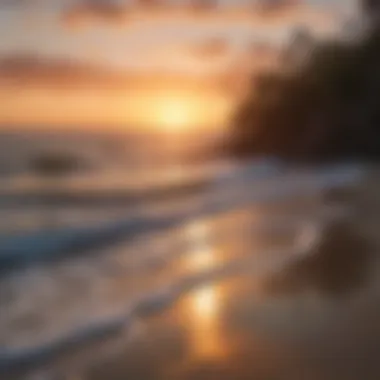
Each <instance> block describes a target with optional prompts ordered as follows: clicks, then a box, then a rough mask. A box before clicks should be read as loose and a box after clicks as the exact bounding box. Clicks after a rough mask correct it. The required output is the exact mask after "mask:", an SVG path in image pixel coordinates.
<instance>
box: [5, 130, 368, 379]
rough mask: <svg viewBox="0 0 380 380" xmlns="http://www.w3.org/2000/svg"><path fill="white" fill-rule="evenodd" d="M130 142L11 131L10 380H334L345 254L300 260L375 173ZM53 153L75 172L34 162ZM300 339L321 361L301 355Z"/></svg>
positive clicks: (351, 166)
mask: <svg viewBox="0 0 380 380" xmlns="http://www.w3.org/2000/svg"><path fill="white" fill-rule="evenodd" d="M122 137H123V139H122V138H121V135H120V134H117V135H113V134H100V133H99V134H95V133H94V134H92V133H81V134H80V133H61V134H58V133H50V134H47V133H44V132H39V133H35V134H34V133H19V134H18V133H8V134H6V133H5V134H4V135H3V136H2V137H0V146H2V149H0V152H1V155H2V160H1V172H2V175H1V179H0V205H1V208H0V215H1V218H0V309H1V313H0V378H4V379H28V380H29V379H30V380H34V379H44V380H45V379H49V380H50V379H51V380H55V379H67V380H69V379H83V380H85V379H91V380H96V379H99V380H100V379H133V380H134V379H136V380H141V379H147V380H149V379H227V378H229V379H253V378H258V379H264V378H265V379H269V378H270V379H288V378H289V379H290V378H292V379H322V378H323V379H328V378H330V377H328V376H330V374H331V376H332V374H333V373H334V371H336V370H337V368H338V367H339V366H338V367H337V366H336V365H335V364H331V367H329V366H328V365H327V364H326V363H327V362H328V360H327V359H326V358H324V357H323V358H322V356H323V348H322V347H323V344H322V343H321V342H320V341H319V340H318V342H317V340H316V338H317V337H319V336H322V335H326V336H330V334H331V331H330V330H334V328H335V327H337V326H339V323H338V322H337V320H338V319H339V318H342V316H343V315H344V313H346V312H347V311H348V310H353V309H354V308H355V307H356V306H355V307H354V305H356V302H359V301H357V300H356V298H355V299H354V298H352V299H351V298H347V300H346V301H345V302H346V304H342V303H338V302H337V303H334V304H332V303H331V302H332V301H331V300H330V297H331V294H333V290H331V289H329V288H328V289H327V290H326V292H325V293H323V292H321V290H320V288H321V287H322V288H323V287H324V286H327V287H328V284H329V280H328V278H327V276H328V275H329V273H330V271H332V270H333V269H334V267H333V265H336V263H332V264H331V265H330V263H328V264H327V269H326V271H325V272H323V273H322V274H320V273H319V276H320V277H319V278H317V279H316V278H315V277H316V274H315V273H314V272H315V269H312V270H311V271H310V270H309V271H310V272H307V271H306V272H305V273H306V279H305V278H303V276H305V274H302V273H303V272H302V270H301V269H300V270H299V271H300V273H301V274H299V272H296V274H294V273H293V272H292V270H293V269H289V268H293V267H294V266H296V267H297V265H299V263H304V262H308V260H314V259H313V258H314V257H317V258H318V257H320V256H323V252H324V251H323V250H322V253H321V252H320V251H319V250H320V249H321V248H320V247H322V246H324V244H325V241H326V239H327V237H328V236H329V234H331V231H332V230H334V231H335V232H334V233H333V236H338V235H339V233H342V232H339V231H340V230H339V228H341V227H339V226H340V225H341V224H344V223H345V222H344V221H347V220H348V221H350V220H354V219H355V214H354V210H353V209H352V204H351V203H350V202H346V201H345V197H344V195H345V194H346V193H348V194H350V191H352V189H355V188H356V187H358V186H359V185H360V184H362V183H363V182H364V181H365V180H366V178H367V177H368V175H369V173H370V172H371V170H372V169H371V168H369V166H368V165H364V164H360V163H342V164H336V165H327V166H322V167H321V166H319V167H305V166H303V167H294V166H290V165H287V164H284V163H282V162H280V161H278V160H274V159H271V158H264V159H256V160H251V161H248V162H235V161H233V160H231V159H221V157H218V156H217V155H207V154H204V152H205V151H207V149H211V146H213V144H214V143H215V140H214V139H213V138H209V139H199V138H198V139H195V140H194V142H193V144H191V143H189V141H190V140H188V139H183V140H181V141H180V140H174V138H173V139H170V138H168V137H166V140H165V141H166V145H165V144H164V143H163V142H159V140H158V139H159V137H157V136H153V137H152V136H145V135H144V136H141V135H138V136H137V135H126V134H124V135H123V136H122ZM199 140H201V142H202V145H199ZM168 141H169V142H168ZM197 141H198V145H197V144H196V142H197ZM205 141H207V144H206V143H205ZM181 144H182V145H181ZM182 146H183V147H182ZM57 152H59V154H60V155H61V156H62V155H64V156H68V155H69V156H70V157H71V158H72V159H74V160H75V163H76V164H75V165H74V167H75V170H73V171H70V173H66V174H54V173H53V174H51V172H49V171H47V172H44V171H43V170H42V171H41V170H40V169H38V167H37V166H36V165H35V166H33V162H35V161H33V160H35V158H36V157H38V156H41V155H44V156H45V157H46V155H49V154H50V155H51V154H53V153H54V154H55V155H56V154H57ZM168 152H171V153H170V154H168ZM201 152H202V153H201ZM200 157H201V158H200ZM31 163H32V164H31ZM36 168H37V169H36ZM334 191H335V192H337V193H338V196H337V199H335V198H334V196H332V199H330V198H329V197H330V196H331V194H333V195H334V194H335V193H334ZM340 192H342V194H343V195H341V193H340ZM337 225H338V227H336V226H337ZM337 228H338V230H339V231H338V232H336V229H337ZM342 228H343V227H342ZM342 228H341V229H342ZM343 230H344V228H343ZM347 236H349V237H350V236H351V235H350V234H348V235H347ZM345 239H346V237H343V238H341V240H340V243H339V244H340V245H341V246H342V247H343V248H339V247H340V246H339V244H338V248H336V250H338V251H339V255H340V256H339V260H340V262H341V266H342V268H344V267H348V266H349V265H350V264H349V263H350V260H351V256H349V255H348V253H347V252H348V251H349V250H348V251H347V246H344V244H345V243H346V242H345ZM352 244H354V243H352ZM348 246H350V243H349V244H348ZM324 249H327V248H324ZM336 250H335V251H336ZM341 250H343V251H344V252H343V253H342V252H341ZM359 250H362V248H359ZM346 251H347V252H346ZM363 251H364V248H363ZM346 254H347V262H344V260H343V259H342V255H343V257H345V255H346ZM362 256H363V260H364V254H363V255H362ZM354 257H355V260H357V261H355V260H354V259H352V260H354V261H355V264H354V266H355V267H359V266H360V265H359V264H360V262H361V260H359V259H357V258H356V257H357V256H355V255H354ZM352 260H351V261H352ZM312 262H313V261H312ZM313 265H314V266H313ZM313 265H312V268H319V266H320V263H318V261H317V263H315V264H313ZM313 270H314V271H313ZM288 271H289V272H291V273H293V274H292V275H288V277H289V276H290V277H291V281H290V280H289V279H287V280H283V277H285V278H286V276H287V272H288ZM304 271H305V270H304ZM338 272H339V271H338ZM308 273H309V274H308ZM324 276H325V277H324ZM333 277H334V278H335V277H336V278H338V277H339V276H338V274H336V275H333ZM348 277H350V276H349V275H347V278H348ZM351 277H352V276H351ZM300 278H301V282H300ZM279 279H280V280H281V279H282V280H281V281H283V282H281V281H280V280H279ZM295 279H296V280H297V281H298V283H296V284H294V280H295ZM297 281H296V282H297ZM302 281H304V282H302ZM313 281H314V285H313V284H311V285H310V282H313ZM348 282H349V281H348ZM278 283H280V285H278ZM315 283H316V284H315ZM276 284H277V285H276ZM326 284H327V285H326ZM289 286H290V289H289ZM292 286H293V287H292ZM347 286H348V285H347ZM286 289H287V290H286ZM296 290H297V291H296ZM330 290H331V291H330ZM283 293H284V294H285V295H284V294H283ZM326 294H327V296H326ZM360 302H364V301H362V300H361V301H360ZM350 331H351V330H350ZM313 339H314V340H313ZM301 343H302V344H301ZM287 345H288V346H287ZM300 347H303V349H304V350H306V351H303V353H305V352H308V353H309V354H310V355H311V357H312V359H313V360H312V361H310V363H309V361H308V360H309V359H310V358H309V357H307V360H306V359H305V358H304V359H303V361H302V362H301V364H302V365H301V364H300V363H298V362H297V361H296V359H297V355H300V356H299V357H300V358H301V357H302V356H301V353H302V350H301V351H300ZM305 347H306V348H305ZM297 350H298V351H297ZM307 350H309V351H307ZM313 355H314V356H313ZM318 355H319V356H318ZM321 355H322V356H321ZM296 362H297V365H296V364H295V363H296ZM271 363H272V364H271ZM273 363H275V364H273ZM307 365H310V367H309V369H310V368H313V371H314V369H318V370H320V371H322V372H321V375H320V374H318V372H313V376H314V377H312V376H311V375H310V374H309V372H308V367H307ZM313 366H314V367H313ZM329 371H330V372H329ZM305 373H307V374H308V375H307V377H302V376H305ZM318 376H320V377H318ZM339 376H340V375H339ZM339 376H338V375H337V376H336V377H335V379H340V378H342V379H343V378H344V377H339ZM331 378H332V377H331ZM348 378H351V377H348V375H347V377H346V378H345V379H348ZM366 379H369V377H366Z"/></svg>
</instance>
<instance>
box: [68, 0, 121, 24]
mask: <svg viewBox="0 0 380 380" xmlns="http://www.w3.org/2000/svg"><path fill="white" fill-rule="evenodd" d="M127 13H128V8H127V6H126V5H125V4H122V3H117V2H115V1H107V0H85V1H82V2H80V3H78V4H75V5H73V6H69V7H67V8H66V9H64V10H63V11H62V15H61V20H62V22H63V24H64V25H66V26H68V27H73V28H75V27H78V26H79V27H80V26H83V25H87V24H91V23H93V22H103V23H109V24H119V23H121V22H124V21H125V19H126V16H127Z"/></svg>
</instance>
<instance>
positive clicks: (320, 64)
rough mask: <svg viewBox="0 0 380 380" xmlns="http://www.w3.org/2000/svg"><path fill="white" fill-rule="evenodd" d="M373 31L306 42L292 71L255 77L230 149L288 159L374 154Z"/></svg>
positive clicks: (379, 39)
mask: <svg viewBox="0 0 380 380" xmlns="http://www.w3.org/2000/svg"><path fill="white" fill-rule="evenodd" d="M379 67H380V31H379V30H375V31H373V32H372V33H371V34H370V35H368V36H367V37H366V38H364V39H363V40H361V41H360V42H356V43H354V42H351V43H344V42H329V43H323V44H321V45H319V46H317V47H315V48H314V49H313V51H312V52H311V53H310V56H309V57H308V60H307V61H306V62H305V64H304V65H303V66H302V68H301V69H299V70H298V71H297V72H294V73H291V74H289V73H281V74H278V75H273V74H270V75H269V74H268V75H262V76H261V77H260V78H258V79H257V80H256V81H255V83H254V85H253V86H252V87H253V88H252V95H251V96H248V97H247V99H246V101H245V103H244V104H242V105H241V107H240V108H239V109H238V111H237V113H236V115H235V119H234V122H233V126H232V133H231V144H230V147H231V151H232V154H233V155H235V156H238V157H244V156H252V155H262V154H265V155H267V154H269V155H277V156H280V157H282V158H285V159H291V160H299V159H302V160H336V159H347V158H348V159H351V158H359V159H378V158H380V70H379V69H378V68H379Z"/></svg>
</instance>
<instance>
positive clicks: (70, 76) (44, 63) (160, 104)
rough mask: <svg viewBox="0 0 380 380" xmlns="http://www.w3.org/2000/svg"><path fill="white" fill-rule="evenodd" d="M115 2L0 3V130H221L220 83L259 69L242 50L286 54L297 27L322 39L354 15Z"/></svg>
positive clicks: (226, 108)
mask: <svg viewBox="0 0 380 380" xmlns="http://www.w3.org/2000/svg"><path fill="white" fill-rule="evenodd" d="M110 1H113V2H112V3H110ZM116 1H123V0H0V128H2V126H4V125H6V126H9V125H48V126H52V125H55V126H57V125H60V126H62V125H77V124H83V125H85V124H86V125H94V124H104V125H107V124H112V125H117V126H119V125H139V126H141V127H142V126H146V125H151V124H152V123H156V124H157V125H161V126H166V127H167V128H169V129H172V127H173V125H174V126H176V127H179V126H180V125H181V126H182V127H185V126H187V125H191V124H195V123H197V124H199V125H204V124H207V123H208V124H210V125H211V124H212V125H220V124H221V123H222V122H223V121H224V120H227V119H228V117H229V115H230V112H231V110H232V109H233V106H234V102H235V101H236V96H235V95H234V91H231V90H230V87H223V86H224V84H223V83H225V81H227V82H228V83H230V84H231V83H232V84H233V86H235V85H236V84H235V82H236V83H237V84H238V85H239V83H240V82H242V83H243V82H247V77H246V75H245V72H246V71H245V70H246V66H247V64H248V66H250V65H251V64H252V62H254V64H255V65H258V67H260V62H265V59H264V58H263V57H264V56H263V53H260V54H261V55H260V54H259V53H254V54H253V56H252V49H251V50H249V49H247V47H251V46H252V44H253V43H256V44H264V45H266V46H268V45H269V46H272V47H275V46H283V45H284V44H286V43H287V42H288V41H289V36H290V35H291V31H292V30H293V29H294V28H295V27H299V26H304V27H305V26H306V27H307V28H308V29H309V30H310V31H311V32H312V33H313V34H315V35H316V36H320V37H322V36H323V35H325V34H326V33H327V34H329V33H334V32H336V30H337V27H339V25H340V22H341V20H342V19H347V18H349V17H351V15H355V14H357V10H356V8H355V3H356V2H355V0H330V1H328V0H288V1H290V2H292V6H288V7H280V8H279V9H278V11H277V12H272V13H265V14H263V13H258V12H257V11H256V12H253V6H252V3H249V2H248V1H249V0H219V3H218V7H217V8H216V9H212V10H211V11H210V12H206V13H204V14H196V13H194V11H192V12H191V11H189V9H184V6H185V5H186V3H185V2H184V1H185V0H171V3H165V4H166V6H165V7H162V8H160V9H156V10H154V11H152V10H150V11H149V10H147V9H145V8H143V9H141V7H140V8H139V9H137V8H136V7H134V8H131V4H128V3H121V2H120V3H116ZM125 1H127V0H125ZM140 1H142V0H140ZM144 1H149V0H144ZM162 1H169V0H162ZM193 1H194V0H193ZM198 1H199V0H198ZM261 1H263V0H261ZM267 1H274V0H267ZM110 4H111V5H110ZM272 47H270V48H269V53H270V51H271V50H272V51H274V50H275V49H273V48H272ZM264 50H265V49H264ZM247 52H248V53H247ZM266 52H267V53H265V54H267V58H268V49H267V50H266ZM265 54H264V55H265ZM260 57H261V58H260ZM9 58H12V59H11V60H9ZM6 59H8V61H6ZM260 60H261V61H260ZM269 61H270V54H269ZM4 62H8V63H7V64H4ZM9 62H11V64H9ZM101 70H103V71H101ZM104 70H105V71H104ZM107 70H108V71H109V72H110V73H111V72H118V73H123V75H129V76H128V78H127V77H126V78H124V77H123V76H112V75H111V74H109V73H108V71H107ZM163 73H165V75H163ZM225 73H227V76H226V77H225ZM235 74H238V76H235ZM240 74H242V75H240ZM141 75H143V76H141ZM239 75H240V76H239ZM214 77H215V78H217V80H216V81H215V80H214V79H213V78H214ZM186 78H187V79H186ZM220 78H222V80H220ZM223 78H224V79H223ZM95 84H96V86H95ZM243 84H244V83H243ZM228 86H230V85H228ZM226 89H227V90H226ZM147 109H149V110H153V111H152V112H146V110H147Z"/></svg>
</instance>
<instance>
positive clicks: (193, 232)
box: [184, 222, 224, 359]
mask: <svg viewBox="0 0 380 380" xmlns="http://www.w3.org/2000/svg"><path fill="white" fill-rule="evenodd" d="M186 235H187V237H188V239H189V242H190V244H191V246H190V250H191V251H190V252H189V255H188V256H187V260H186V266H187V268H188V269H189V270H191V271H193V272H202V271H204V270H208V269H211V268H212V267H213V266H214V265H215V264H216V263H217V261H218V252H217V250H216V249H215V247H213V246H212V244H211V242H210V239H209V227H208V226H207V225H206V224H205V223H200V222H198V223H194V224H192V225H190V226H189V227H188V229H187V233H186ZM220 308H221V289H220V287H218V286H217V285H216V284H213V283H210V284H207V285H205V286H202V287H201V288H198V289H196V290H195V291H194V292H192V293H191V294H190V296H189V297H188V299H187V301H186V304H185V310H184V313H185V316H186V321H187V327H188V329H189V336H190V345H191V352H192V355H193V356H194V357H195V358H198V359H199V358H202V359H205V358H207V359H212V358H217V357H220V356H221V355H222V354H223V351H224V345H223V342H222V339H221V333H220V326H219V323H220V322H219V317H220Z"/></svg>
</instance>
